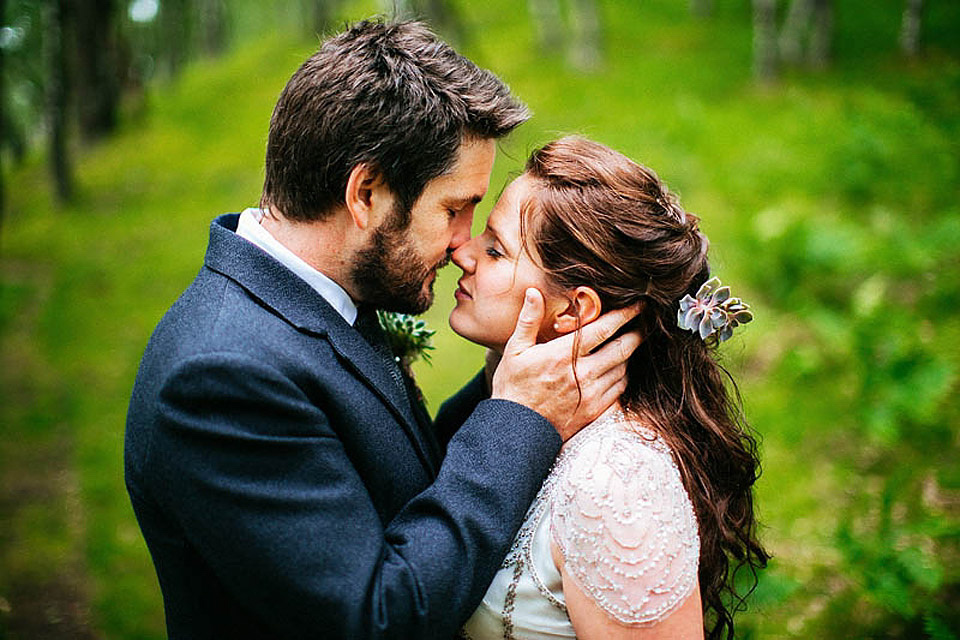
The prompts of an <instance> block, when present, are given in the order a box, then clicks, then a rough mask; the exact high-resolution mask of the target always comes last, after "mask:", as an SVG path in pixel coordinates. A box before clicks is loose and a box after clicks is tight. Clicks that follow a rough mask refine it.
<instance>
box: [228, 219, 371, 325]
mask: <svg viewBox="0 0 960 640" xmlns="http://www.w3.org/2000/svg"><path fill="white" fill-rule="evenodd" d="M262 218H263V210H261V209H256V208H250V209H245V210H244V211H243V212H242V213H241V214H240V222H239V223H238V224H237V235H238V236H240V237H241V238H243V239H245V240H247V241H248V242H251V243H253V244H255V245H256V246H258V247H260V248H261V249H263V250H264V251H265V252H266V253H268V254H270V255H271V256H273V257H274V258H275V259H276V260H277V261H278V262H280V264H282V265H283V266H285V267H286V268H288V269H290V271H293V272H294V273H295V274H297V275H298V276H300V278H302V279H303V280H304V281H306V283H307V284H309V285H310V286H311V287H313V288H314V289H315V290H316V291H317V293H319V294H320V295H321V296H323V299H324V300H326V301H327V302H329V303H330V306H332V307H333V308H334V309H336V311H337V313H339V314H340V315H341V316H343V319H344V320H346V321H347V323H348V324H351V325H352V324H353V323H354V321H356V319H357V305H355V304H354V303H353V300H351V299H350V295H349V294H348V293H347V292H346V291H344V289H343V287H341V286H340V285H338V284H337V283H336V282H334V281H333V280H331V279H330V278H328V277H327V276H325V275H323V274H322V273H320V272H319V271H317V270H316V269H315V268H313V267H312V266H310V265H309V264H307V263H306V262H305V261H304V260H303V259H302V258H300V257H299V256H298V255H296V254H295V253H294V252H292V251H290V249H288V248H286V247H285V246H284V245H282V244H281V243H280V241H279V240H277V239H276V238H274V237H273V236H272V235H271V234H270V232H269V231H267V230H266V229H265V228H264V227H263V225H261V224H260V220H261V219H262Z"/></svg>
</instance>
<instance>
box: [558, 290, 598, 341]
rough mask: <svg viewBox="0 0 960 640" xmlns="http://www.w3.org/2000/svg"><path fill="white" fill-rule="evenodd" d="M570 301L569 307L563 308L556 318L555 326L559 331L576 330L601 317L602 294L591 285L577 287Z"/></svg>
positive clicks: (560, 332)
mask: <svg viewBox="0 0 960 640" xmlns="http://www.w3.org/2000/svg"><path fill="white" fill-rule="evenodd" d="M569 301H570V303H569V304H568V305H567V307H566V308H565V309H563V310H561V311H560V312H559V313H558V314H557V316H556V318H555V320H554V323H553V328H554V330H555V331H556V332H557V333H559V334H564V333H570V332H571V331H576V329H577V327H582V326H584V325H586V324H589V323H591V322H593V321H594V320H596V319H597V318H599V317H600V313H601V311H602V305H601V304H600V296H599V295H598V294H597V292H596V291H594V290H593V289H591V288H590V287H582V286H581V287H577V288H576V289H574V291H573V297H571V298H569Z"/></svg>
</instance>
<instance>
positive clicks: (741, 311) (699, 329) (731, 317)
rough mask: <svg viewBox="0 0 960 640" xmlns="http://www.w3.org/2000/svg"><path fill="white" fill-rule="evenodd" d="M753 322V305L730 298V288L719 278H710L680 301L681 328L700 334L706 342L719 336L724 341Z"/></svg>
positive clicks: (678, 313) (678, 314) (678, 318)
mask: <svg viewBox="0 0 960 640" xmlns="http://www.w3.org/2000/svg"><path fill="white" fill-rule="evenodd" d="M751 320H753V313H752V312H751V311H750V305H748V304H747V303H746V302H744V301H742V300H741V299H740V298H734V297H731V295H730V287H725V286H721V285H720V279H719V278H710V279H709V280H707V281H706V282H704V283H703V285H701V286H700V289H699V290H698V291H697V295H696V297H694V296H691V295H689V294H687V295H685V296H683V299H681V300H680V309H679V311H677V325H679V326H680V328H681V329H686V330H687V331H692V332H694V333H699V334H700V337H701V338H702V339H704V340H706V339H707V337H709V336H711V335H713V334H714V333H716V334H717V338H718V339H719V340H720V342H723V341H724V340H726V339H728V338H729V337H730V336H732V335H733V330H734V329H735V328H736V327H737V326H739V325H741V324H746V323H748V322H750V321H751Z"/></svg>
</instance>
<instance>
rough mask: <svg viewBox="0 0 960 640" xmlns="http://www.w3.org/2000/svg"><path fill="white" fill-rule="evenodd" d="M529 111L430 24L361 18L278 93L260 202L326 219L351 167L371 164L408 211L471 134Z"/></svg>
mask: <svg viewBox="0 0 960 640" xmlns="http://www.w3.org/2000/svg"><path fill="white" fill-rule="evenodd" d="M527 118H529V112H528V111H527V108H526V107H525V106H524V105H523V104H522V103H520V102H519V101H518V100H517V99H516V98H514V97H513V96H512V95H511V94H510V90H509V89H508V88H507V86H506V85H505V84H504V83H503V82H502V81H501V80H500V79H499V78H497V77H496V76H495V75H494V74H493V73H491V72H489V71H486V70H483V69H480V68H478V67H477V66H476V65H475V64H473V63H472V62H470V61H469V60H467V59H466V58H465V57H463V56H461V55H460V54H458V53H457V52H456V51H454V50H453V49H452V48H451V47H450V46H449V45H447V44H446V43H444V42H443V41H441V40H440V39H439V38H437V36H436V35H435V34H434V33H433V32H431V31H430V30H429V29H428V28H427V27H426V25H424V24H422V23H419V22H395V23H385V22H375V21H364V22H360V23H358V24H356V25H354V26H353V27H351V28H350V29H348V30H347V31H344V32H343V33H340V34H337V35H335V36H333V37H331V38H329V39H328V40H326V41H325V42H324V43H323V45H322V46H321V47H320V50H319V51H318V52H317V53H315V54H314V55H313V56H311V57H310V58H309V59H308V60H307V61H306V62H305V63H304V64H303V65H302V66H301V67H300V68H299V69H298V70H297V71H296V73H294V74H293V76H292V77H291V78H290V81H289V82H288V83H287V86H286V87H285V88H284V90H283V93H282V94H281V95H280V99H279V101H278V102H277V105H276V108H275V109H274V112H273V117H272V119H271V121H270V136H269V140H268V142H267V155H266V177H265V180H264V187H263V196H262V198H261V206H273V207H274V208H276V209H279V211H280V212H282V213H283V214H284V215H285V216H286V217H287V218H290V219H293V220H302V221H309V220H319V219H322V218H324V217H326V216H327V215H329V214H330V212H331V211H332V210H333V209H334V208H335V207H336V206H337V205H338V204H340V203H342V202H343V197H344V191H345V190H346V185H347V178H348V177H349V174H350V171H351V169H353V167H355V166H356V165H358V164H366V165H368V166H370V167H371V168H372V169H374V170H375V171H378V172H380V174H381V175H382V176H383V178H384V180H385V182H386V183H387V185H388V186H389V187H390V188H391V190H392V191H393V192H394V194H395V195H396V196H397V205H398V206H397V211H398V212H400V214H401V215H404V216H407V217H408V216H409V211H410V208H411V207H412V206H413V204H414V202H416V200H417V198H418V197H419V196H420V194H421V193H422V192H423V189H424V187H425V186H426V184H427V183H428V182H429V181H430V180H432V179H433V178H435V177H437V176H439V175H440V174H442V173H444V172H445V171H448V170H449V169H450V168H451V167H452V165H453V163H454V161H455V159H456V156H457V151H458V149H459V148H460V144H461V142H462V141H463V140H464V139H466V138H469V137H477V138H483V139H490V138H500V137H502V136H504V135H506V134H507V133H509V132H510V131H511V130H513V129H514V128H515V127H516V126H518V125H519V124H521V123H522V122H524V121H525V120H526V119H527ZM406 222H408V220H402V221H401V224H403V225H404V226H405V224H406Z"/></svg>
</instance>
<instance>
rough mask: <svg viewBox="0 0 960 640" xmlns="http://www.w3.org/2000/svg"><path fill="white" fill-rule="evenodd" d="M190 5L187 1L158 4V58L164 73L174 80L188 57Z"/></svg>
mask: <svg viewBox="0 0 960 640" xmlns="http://www.w3.org/2000/svg"><path fill="white" fill-rule="evenodd" d="M190 18H191V16H190V3H189V2H188V0H163V2H161V3H160V31H161V33H162V34H163V35H162V38H161V45H160V51H159V57H160V58H161V60H162V61H163V66H164V71H166V73H167V75H168V76H169V77H171V78H176V77H177V76H178V75H180V72H181V71H183V67H184V66H185V65H186V63H187V60H188V59H189V57H190V31H191V26H192V20H191V19H190Z"/></svg>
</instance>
